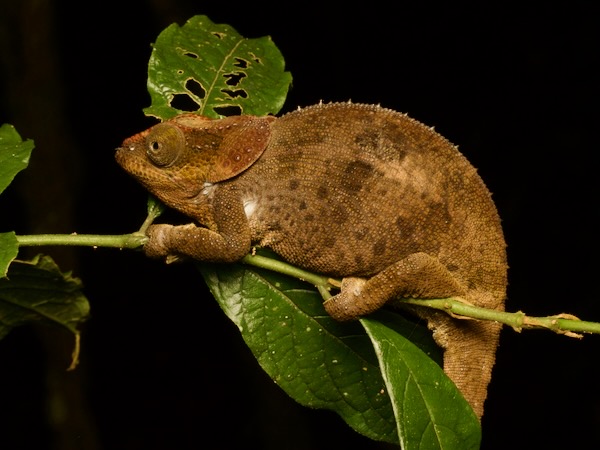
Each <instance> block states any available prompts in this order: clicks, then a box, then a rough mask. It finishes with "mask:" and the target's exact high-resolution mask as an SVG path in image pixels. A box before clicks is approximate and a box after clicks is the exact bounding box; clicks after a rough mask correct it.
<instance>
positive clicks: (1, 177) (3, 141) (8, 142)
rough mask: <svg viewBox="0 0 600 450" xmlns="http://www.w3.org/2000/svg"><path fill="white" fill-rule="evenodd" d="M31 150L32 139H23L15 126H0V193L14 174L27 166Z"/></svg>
mask: <svg viewBox="0 0 600 450" xmlns="http://www.w3.org/2000/svg"><path fill="white" fill-rule="evenodd" d="M32 150H33V141H31V140H27V141H23V140H22V139H21V136H19V133H17V130H15V127H13V126H12V125H8V124H4V125H2V126H0V193H2V192H4V190H5V189H6V188H7V187H8V185H9V184H10V183H11V182H12V180H13V178H14V177H15V175H16V174H18V173H19V172H20V171H21V170H23V169H24V168H26V167H27V165H28V164H29V156H30V155H31V151H32Z"/></svg>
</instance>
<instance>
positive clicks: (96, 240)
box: [17, 232, 148, 249]
mask: <svg viewBox="0 0 600 450" xmlns="http://www.w3.org/2000/svg"><path fill="white" fill-rule="evenodd" d="M147 240H148V238H147V237H146V236H144V235H143V234H141V233H139V232H136V233H130V234H119V235H98V234H34V235H26V236H17V242H18V244H19V246H20V247H26V246H27V247H32V246H38V247H39V246H48V245H68V246H86V247H112V248H129V249H134V248H138V247H141V246H142V245H144V243H145V242H146V241H147Z"/></svg>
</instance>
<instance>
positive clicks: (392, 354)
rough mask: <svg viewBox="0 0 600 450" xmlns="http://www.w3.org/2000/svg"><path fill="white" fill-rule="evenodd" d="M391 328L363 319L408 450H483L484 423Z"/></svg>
mask: <svg viewBox="0 0 600 450" xmlns="http://www.w3.org/2000/svg"><path fill="white" fill-rule="evenodd" d="M385 322H386V321H385V320H382V317H381V316H378V317H377V319H374V318H365V319H361V323H362V324H363V326H364V327H365V330H366V331H367V333H368V334H369V336H370V338H371V340H372V342H373V345H374V347H375V353H376V354H377V357H378V359H379V363H380V365H381V371H382V374H383V378H384V380H385V384H386V386H387V391H388V392H389V395H390V397H391V401H392V404H393V406H394V412H395V414H396V419H397V423H398V435H399V436H400V443H401V446H402V448H403V449H404V450H416V449H419V450H423V449H428V450H429V449H444V450H467V449H478V448H479V445H480V441H481V428H480V425H479V421H478V420H477V417H476V416H475V413H474V412H473V410H472V409H471V407H470V406H469V404H468V403H467V401H466V400H465V399H464V397H463V396H462V395H461V394H460V392H459V391H458V390H457V388H456V386H455V385H454V383H452V381H450V379H449V378H448V377H447V376H446V375H445V374H444V372H443V371H442V370H441V368H440V367H439V366H438V365H437V364H436V363H435V362H434V361H432V360H431V359H430V358H428V357H427V356H426V355H424V354H423V352H422V351H421V350H420V349H419V348H418V347H417V346H416V345H414V344H413V343H412V342H411V341H410V340H408V339H407V338H406V337H404V336H403V333H399V332H398V331H397V330H395V329H394V328H395V325H394V324H393V322H389V321H388V322H387V323H385Z"/></svg>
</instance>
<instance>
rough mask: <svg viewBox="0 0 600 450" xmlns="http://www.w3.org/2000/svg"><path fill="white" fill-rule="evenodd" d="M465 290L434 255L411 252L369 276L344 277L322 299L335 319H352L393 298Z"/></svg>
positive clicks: (439, 294) (463, 291) (433, 295)
mask: <svg viewBox="0 0 600 450" xmlns="http://www.w3.org/2000/svg"><path fill="white" fill-rule="evenodd" d="M465 292H466V290H465V288H463V287H462V286H461V285H460V284H459V283H458V282H457V281H456V279H455V278H454V277H453V276H452V274H451V273H450V272H449V271H448V269H446V267H445V266H443V265H442V264H441V263H440V262H439V261H438V260H437V259H436V258H433V257H431V256H429V255H428V254H426V253H413V254H411V255H409V256H407V257H406V258H404V259H402V260H400V261H398V262H396V263H394V264H392V265H391V266H390V267H388V268H386V269H384V270H382V271H381V272H379V273H378V274H377V275H375V276H373V277H372V278H369V279H363V278H344V279H343V280H342V288H341V292H340V293H339V294H338V295H336V296H334V297H332V298H331V299H329V300H327V301H326V302H325V309H326V310H327V313H328V314H329V315H331V316H332V317H333V318H334V319H336V320H340V321H345V320H354V319H358V318H359V317H361V316H364V315H366V314H369V313H372V312H374V311H376V310H378V309H379V308H381V307H382V306H383V305H385V304H386V303H387V302H388V301H390V300H392V299H394V298H399V297H413V298H444V297H451V296H455V295H458V296H462V295H464V294H465Z"/></svg>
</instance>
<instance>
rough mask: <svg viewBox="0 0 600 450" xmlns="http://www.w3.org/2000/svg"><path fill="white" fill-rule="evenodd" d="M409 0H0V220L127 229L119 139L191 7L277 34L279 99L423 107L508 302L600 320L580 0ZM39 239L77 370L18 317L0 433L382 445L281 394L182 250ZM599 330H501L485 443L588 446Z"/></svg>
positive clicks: (598, 405) (258, 32)
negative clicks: (6, 171)
mask: <svg viewBox="0 0 600 450" xmlns="http://www.w3.org/2000/svg"><path fill="white" fill-rule="evenodd" d="M413 3H415V2H382V1H379V0H373V1H370V2H361V3H358V4H356V6H350V3H349V2H318V3H311V2H289V3H285V2H280V3H278V4H269V3H265V2H260V3H254V2H247V3H243V4H238V3H236V2H220V3H217V2H201V1H195V2H194V1H183V0H179V1H170V2H168V1H159V0H155V1H138V2H135V1H132V2H125V1H121V2H115V1H104V2H96V3H87V4H86V5H87V6H85V9H84V7H83V6H78V7H77V8H75V9H74V7H73V6H69V2H59V1H54V2H52V1H46V2H44V1H42V2H35V1H23V2H12V1H8V0H0V7H1V9H0V40H1V41H2V42H1V44H0V45H1V47H0V50H1V51H2V60H1V63H2V66H0V69H1V70H0V89H2V90H1V91H0V123H4V122H8V123H12V124H13V125H15V126H16V128H17V130H18V131H19V132H20V133H21V134H22V135H23V136H24V137H26V138H32V139H34V140H35V142H36V150H35V151H34V153H33V156H32V161H31V166H30V168H29V169H28V170H27V171H25V172H23V173H21V174H20V175H19V176H18V178H17V180H16V182H15V184H14V185H13V186H11V188H10V189H9V190H8V191H7V192H6V193H5V194H4V195H3V196H2V197H0V211H2V212H1V213H0V225H1V228H0V230H1V231H8V230H11V229H16V230H17V232H18V233H19V234H26V233H41V232H72V231H77V232H79V233H100V234H115V233H127V232H130V231H132V230H134V229H137V228H138V227H139V225H140V223H141V221H142V220H143V218H144V215H145V199H146V194H145V192H143V190H142V189H141V188H140V187H139V186H138V185H137V184H136V183H135V182H134V181H133V180H131V179H130V178H129V177H128V176H127V175H126V174H124V173H123V172H122V170H121V169H120V168H119V167H118V166H117V165H116V163H115V162H114V159H113V152H114V149H115V148H116V147H117V146H118V145H119V144H120V142H121V141H122V140H123V139H124V138H125V137H128V136H130V135H132V134H134V133H136V132H138V131H140V130H142V129H144V128H146V127H147V126H149V125H151V124H152V123H154V122H153V121H152V120H151V119H149V118H145V117H144V116H143V113H142V111H141V110H142V108H144V107H146V106H148V105H149V96H148V94H147V91H146V69H147V61H148V58H149V55H150V43H151V42H153V41H154V40H155V39H156V36H157V35H158V34H159V32H160V31H161V30H162V29H163V28H165V27H166V26H167V25H169V24H170V23H172V22H178V23H179V24H181V25H182V24H183V23H184V22H185V20H186V19H188V18H189V17H191V16H193V15H196V14H205V15H208V16H209V17H210V18H211V19H212V20H213V21H214V22H216V23H228V24H230V25H232V26H233V27H234V28H236V29H237V30H238V32H240V33H241V34H242V35H244V36H246V37H251V38H252V37H260V36H263V35H271V36H272V38H273V40H274V42H275V43H276V44H277V46H278V47H279V48H280V50H281V51H282V53H283V55H284V57H285V58H286V62H287V68H288V70H290V71H291V72H292V75H293V77H294V81H293V86H292V88H291V91H290V93H289V96H288V100H287V103H286V105H285V107H284V111H288V110H291V109H295V108H296V107H297V106H306V105H310V104H313V103H316V102H318V101H320V100H323V101H346V100H349V99H351V100H352V101H354V102H366V103H380V104H381V105H382V106H385V107H389V108H392V109H396V110H399V111H403V112H407V113H408V114H409V115H411V116H412V117H414V118H416V119H418V120H420V121H422V122H424V123H426V124H428V125H432V126H435V128H436V130H437V131H438V132H440V133H441V134H443V135H444V136H446V137H447V138H448V139H450V140H451V141H452V142H454V143H456V144H457V145H459V148H460V149H461V151H462V152H463V153H464V154H465V155H466V156H467V157H468V159H469V160H470V161H471V162H472V163H473V165H474V166H476V167H477V168H478V169H479V173H480V174H481V176H482V178H483V179H484V180H485V182H486V184H487V185H488V187H489V188H490V190H491V191H492V192H493V194H494V199H495V201H496V204H497V206H498V209H499V212H500V215H501V217H502V218H503V226H504V230H505V234H506V240H507V243H508V255H509V263H510V266H511V269H510V272H509V281H510V285H509V290H508V294H509V296H508V300H507V309H508V310H511V311H517V310H523V311H525V312H527V313H528V314H531V315H549V314H554V313H559V312H568V313H572V314H575V315H577V316H580V317H581V318H584V319H587V320H592V321H600V307H599V305H598V300H599V299H600V293H599V292H598V289H597V287H596V285H597V282H596V280H597V272H598V268H599V267H598V260H597V253H598V250H599V248H598V238H597V235H596V231H597V229H598V209H597V208H598V204H597V188H596V178H597V173H596V172H597V167H598V164H597V162H596V161H597V160H596V158H595V157H594V154H593V153H594V151H597V147H598V146H597V143H596V139H595V138H596V132H597V129H598V125H597V118H598V115H597V103H598V100H599V96H598V88H597V83H598V79H599V73H598V69H597V66H598V63H599V61H598V60H599V58H598V51H599V45H598V44H599V42H600V40H599V36H598V26H597V20H596V16H595V14H594V12H593V11H594V4H593V2H570V3H569V4H568V6H565V5H562V4H555V5H554V6H550V5H549V4H548V5H545V6H541V7H533V6H531V7H529V6H518V7H517V6H508V5H506V4H501V5H500V6H485V7H484V6H477V7H473V6H471V7H460V6H456V5H454V6H453V5H450V4H437V3H429V2H426V3H422V2H421V3H420V5H421V6H415V5H414V4H413ZM81 5H83V3H82V4H81ZM45 251H46V252H47V253H50V254H51V255H53V256H54V257H55V259H56V260H57V261H59V263H60V264H61V267H62V268H63V269H64V270H73V272H74V274H75V275H76V276H78V277H80V278H82V279H83V281H84V283H85V286H86V290H85V292H86V295H87V296H88V298H89V300H90V302H91V306H92V318H91V320H90V321H89V322H87V323H86V325H85V326H84V328H83V354H82V363H81V365H80V367H79V368H78V370H77V371H75V372H65V371H64V369H65V368H66V367H67V365H68V360H69V356H70V355H69V353H70V346H71V344H72V343H71V341H70V338H69V337H68V336H63V335H62V333H61V332H60V331H56V330H50V331H48V330H46V329H39V328H37V327H24V328H22V329H18V330H15V331H13V332H12V333H11V334H10V335H9V336H8V337H7V338H6V339H4V340H3V341H2V342H0V367H1V368H0V389H1V390H2V392H3V393H2V400H1V402H0V435H1V436H2V437H1V438H0V439H1V441H2V443H0V446H2V448H7V449H8V448H11V449H16V448H23V449H29V448H32V449H33V448H36V449H58V448H60V449H78V448H81V449H129V450H132V449H167V448H178V449H188V448H190V449H191V448H202V447H205V446H207V447H209V448H211V447H216V448H238V447H241V446H248V447H250V446H251V447H254V448H265V449H267V448H278V449H279V448H288V449H305V448H312V449H320V448H323V449H324V448H330V447H331V446H332V445H339V446H340V447H341V446H342V445H348V444H349V443H351V444H352V445H354V446H356V447H358V446H360V447H361V448H386V447H385V446H382V445H381V444H378V443H375V442H371V441H369V440H367V439H364V438H362V437H361V436H359V435H357V434H356V433H354V432H353V431H351V430H349V429H348V428H347V427H346V426H345V425H344V424H343V422H342V421H341V419H339V418H338V417H337V416H336V415H334V414H333V413H329V412H325V411H312V410H308V409H305V408H302V407H300V406H298V405H296V404H295V403H294V402H293V401H292V400H290V399H288V398H287V397H286V395H285V394H283V393H282V392H281V391H280V390H279V388H277V387H276V386H275V385H274V384H273V383H272V382H271V381H270V380H269V379H268V377H267V376H266V375H265V374H264V373H263V372H262V371H261V370H260V369H259V368H258V365H257V363H256V362H255V361H254V359H253V358H252V356H251V355H250V352H249V350H248V349H247V348H245V347H244V345H243V343H242V340H241V337H240V336H239V333H238V331H237V329H236V328H235V326H233V324H231V323H230V322H229V321H228V320H227V319H226V318H225V316H224V315H223V313H222V312H221V311H220V309H219V308H218V306H217V304H216V302H215V301H214V300H213V299H212V298H211V296H210V294H208V292H207V290H206V288H205V286H204V284H203V281H202V279H201V278H200V276H199V275H198V274H197V272H195V270H194V269H193V267H191V266H190V265H187V266H186V265H178V266H172V267H165V266H163V265H162V264H160V263H158V262H154V261H149V260H147V259H146V258H144V257H143V255H142V254H140V253H137V252H131V251H116V250H107V249H98V250H90V249H80V250H64V249H46V250H45ZM599 339H600V338H598V337H596V336H588V337H586V338H585V339H584V340H582V341H579V340H575V339H570V338H568V337H564V336H557V335H554V334H552V333H549V332H543V331H524V332H523V333H521V334H517V333H516V332H514V331H513V330H511V329H506V330H505V331H504V332H503V335H502V341H501V345H500V348H499V351H498V360H497V365H496V367H495V372H494V379H493V381H492V384H491V386H490V392H489V397H488V401H487V403H486V413H485V416H484V420H483V432H484V438H483V445H482V448H484V449H496V448H498V449H499V448H513V449H515V448H532V447H533V446H535V447H536V448H593V447H595V446H597V445H598V442H599V441H600V439H599V438H600V436H599V433H600V431H599V430H600V396H599V394H600V393H599V392H598V390H599V388H598V383H597V379H598V369H597V363H596V360H597V355H598V349H600V340H599ZM213 439H215V440H216V441H217V443H218V444H217V445H209V444H208V443H209V442H211V441H212V440H213Z"/></svg>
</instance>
